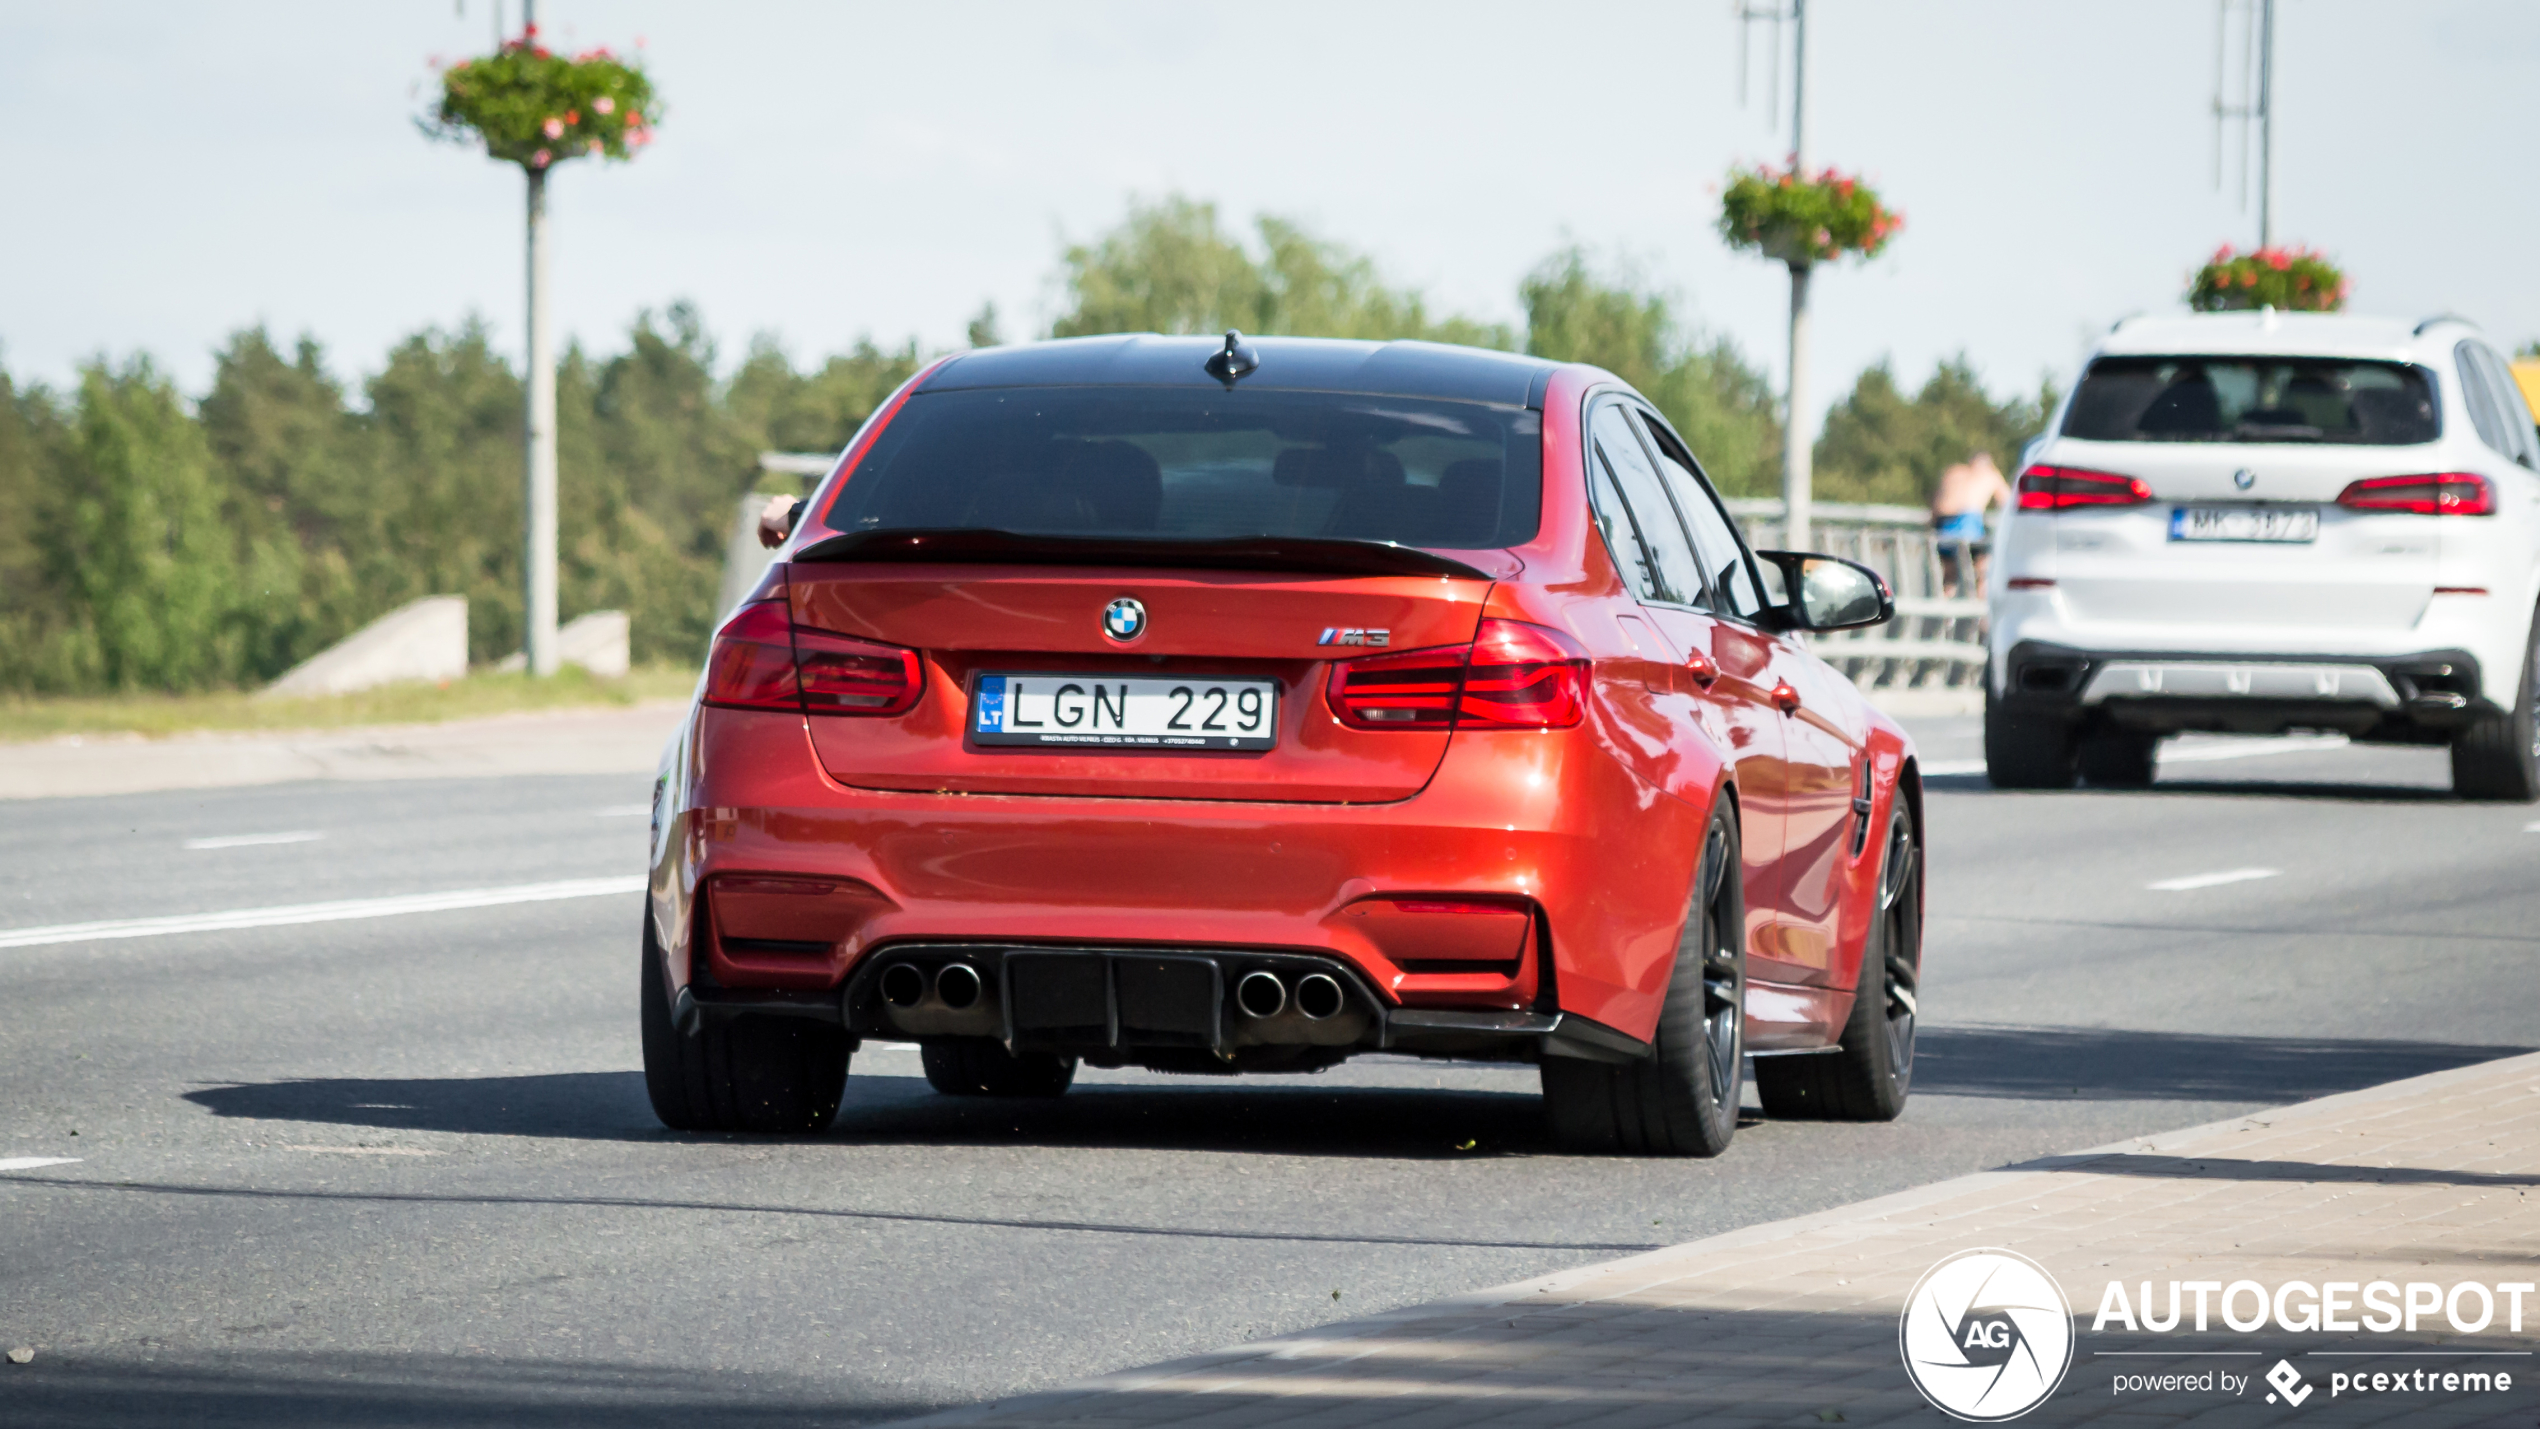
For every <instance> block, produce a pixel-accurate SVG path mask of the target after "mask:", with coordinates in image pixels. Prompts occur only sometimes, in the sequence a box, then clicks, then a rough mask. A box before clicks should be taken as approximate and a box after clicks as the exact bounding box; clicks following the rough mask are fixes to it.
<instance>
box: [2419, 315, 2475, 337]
mask: <svg viewBox="0 0 2540 1429" xmlns="http://www.w3.org/2000/svg"><path fill="white" fill-rule="evenodd" d="M2438 323H2459V324H2460V325H2461V326H2463V327H2476V326H2478V324H2476V323H2474V322H2471V321H2470V320H2469V319H2467V318H2465V317H2462V316H2461V315H2460V314H2459V313H2436V314H2435V315H2434V316H2432V317H2430V318H2427V319H2426V320H2425V321H2424V322H2421V323H2418V324H2417V325H2416V327H2415V328H2413V329H2411V330H2410V331H2409V333H2408V336H2410V337H2423V336H2425V330H2426V329H2427V328H2430V327H2433V326H2435V325H2436V324H2438Z"/></svg>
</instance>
